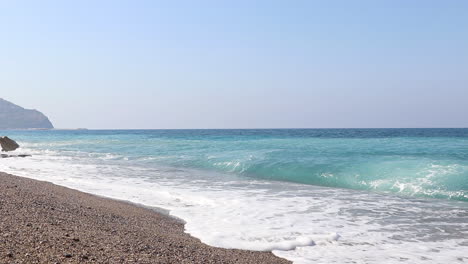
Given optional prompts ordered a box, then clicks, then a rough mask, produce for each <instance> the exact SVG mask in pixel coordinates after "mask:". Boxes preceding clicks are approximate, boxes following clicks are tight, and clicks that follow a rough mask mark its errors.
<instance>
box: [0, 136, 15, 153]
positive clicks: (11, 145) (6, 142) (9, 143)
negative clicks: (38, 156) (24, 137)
mask: <svg viewBox="0 0 468 264" xmlns="http://www.w3.org/2000/svg"><path fill="white" fill-rule="evenodd" d="M0 145H1V146H2V151H13V150H16V149H17V148H19V145H18V143H16V141H14V140H13V139H11V138H9V137H0Z"/></svg>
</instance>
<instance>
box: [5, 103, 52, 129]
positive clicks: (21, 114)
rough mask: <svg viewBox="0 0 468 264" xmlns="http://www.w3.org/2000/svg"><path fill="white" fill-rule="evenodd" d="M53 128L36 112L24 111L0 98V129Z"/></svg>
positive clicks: (45, 118) (42, 115) (47, 120)
mask: <svg viewBox="0 0 468 264" xmlns="http://www.w3.org/2000/svg"><path fill="white" fill-rule="evenodd" d="M28 128H46V129H49V128H54V126H53V125H52V123H51V122H50V121H49V119H48V118H47V117H46V116H45V115H44V114H43V113H41V112H39V111H37V110H29V109H24V108H23V107H21V106H18V105H15V104H13V103H10V102H8V101H6V100H3V99H1V98H0V129H28Z"/></svg>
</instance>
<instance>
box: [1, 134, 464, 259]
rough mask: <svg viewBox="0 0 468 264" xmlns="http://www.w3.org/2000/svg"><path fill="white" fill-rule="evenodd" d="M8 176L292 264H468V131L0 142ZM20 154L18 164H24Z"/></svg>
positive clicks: (26, 137) (51, 137)
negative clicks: (148, 211)
mask: <svg viewBox="0 0 468 264" xmlns="http://www.w3.org/2000/svg"><path fill="white" fill-rule="evenodd" d="M0 134H3V135H8V136H10V137H11V138H13V139H15V140H17V141H18V142H19V143H20V145H21V146H22V147H21V148H20V149H18V150H17V151H15V153H16V154H31V155H32V157H29V158H9V159H0V171H4V172H8V173H12V174H16V175H19V176H25V177H29V178H34V179H39V180H45V181H51V182H53V183H56V184H59V185H63V186H67V187H71V188H75V189H78V190H82V191H85V192H89V193H94V194H98V195H103V196H106V197H111V198H117V199H123V200H128V201H131V202H135V203H140V204H143V205H147V206H151V207H158V208H163V209H167V210H168V211H169V213H170V214H171V215H173V216H175V217H178V218H181V219H183V220H184V221H185V222H186V225H185V228H186V232H187V233H190V234H191V235H193V236H195V237H197V238H199V239H201V241H202V242H204V243H206V244H209V245H212V246H218V247H225V248H239V249H251V250H271V251H273V253H274V254H275V255H277V256H280V257H283V258H286V259H289V260H292V261H294V263H411V264H414V263H444V264H445V263H466V262H468V129H272V130H267V129H262V130H100V131H93V130H50V131H47V130H45V131H0ZM15 153H12V154H15Z"/></svg>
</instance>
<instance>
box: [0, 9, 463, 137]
mask: <svg viewBox="0 0 468 264" xmlns="http://www.w3.org/2000/svg"><path fill="white" fill-rule="evenodd" d="M0 34H1V35H0V97H3V98H5V99H7V100H10V101H12V102H14V103H17V104H19V105H22V106H24V107H27V108H36V109H39V110H41V111H43V112H44V113H45V114H47V115H48V116H49V117H50V119H51V120H52V122H53V123H54V125H55V126H56V127H60V128H76V127H87V128H255V127H259V128H262V127H278V128H279V127H468V1H465V0H444V1H441V0H438V1H430V0H419V1H418V0H413V1H408V0H387V1H383V0H382V1H379V0H368V1H365V0H362V1H359V0H355V1H349V0H343V1H334V0H330V1H328V0H327V1H313V0H305V1H299V0H297V1H295V0H292V1H286V0H283V1H271V0H269V1H266V0H265V1H251V0H246V1H243V0H235V1H220V0H213V1H177V0H174V1H140V0H128V1H116V0H112V1H106V0H104V1H95V0H80V1H58V0H57V1H48V0H41V1H21V0H15V1H0Z"/></svg>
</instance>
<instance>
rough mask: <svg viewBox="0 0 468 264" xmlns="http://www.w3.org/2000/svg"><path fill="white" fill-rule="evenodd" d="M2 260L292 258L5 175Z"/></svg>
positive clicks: (1, 176)
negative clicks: (229, 245) (236, 246)
mask: <svg viewBox="0 0 468 264" xmlns="http://www.w3.org/2000/svg"><path fill="white" fill-rule="evenodd" d="M0 263H290V262H288V261H286V260H284V259H280V258H277V257H275V256H274V255H273V254H272V253H270V252H255V251H244V250H233V249H221V248H214V247H210V246H207V245H205V244H203V243H201V242H200V241H199V240H198V239H196V238H193V237H191V236H190V235H188V234H186V233H184V225H183V223H181V222H179V221H177V220H175V219H173V218H171V217H168V216H166V215H164V214H160V213H157V212H155V211H153V210H150V209H146V208H142V207H139V206H135V205H132V204H130V203H126V202H122V201H115V200H111V199H106V198H101V197H97V196H94V195H90V194H86V193H82V192H79V191H76V190H72V189H68V188H65V187H61V186H57V185H54V184H52V183H48V182H42V181H36V180H32V179H27V178H22V177H17V176H13V175H9V174H5V173H0Z"/></svg>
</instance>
